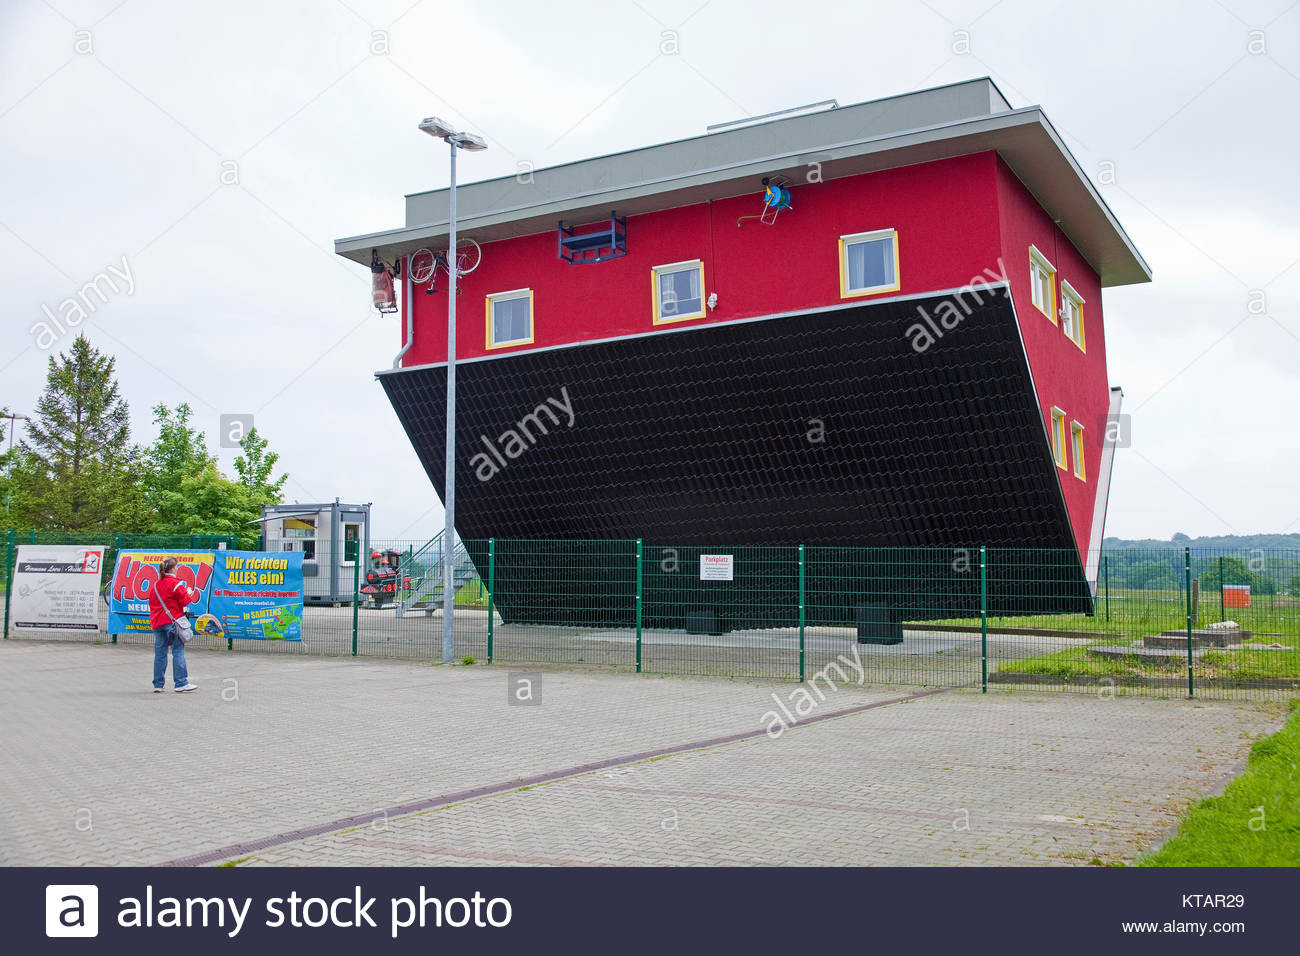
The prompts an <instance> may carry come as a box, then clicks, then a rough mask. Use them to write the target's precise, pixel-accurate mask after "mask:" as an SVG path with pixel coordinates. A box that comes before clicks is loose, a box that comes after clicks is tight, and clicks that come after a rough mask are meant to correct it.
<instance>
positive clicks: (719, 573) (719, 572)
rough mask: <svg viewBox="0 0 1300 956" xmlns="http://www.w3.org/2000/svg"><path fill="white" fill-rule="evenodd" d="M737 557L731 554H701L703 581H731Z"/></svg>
mask: <svg viewBox="0 0 1300 956" xmlns="http://www.w3.org/2000/svg"><path fill="white" fill-rule="evenodd" d="M735 564H736V562H735V557H734V555H730V554H702V555H700V580H701V581H730V580H732V575H733V574H734V571H735Z"/></svg>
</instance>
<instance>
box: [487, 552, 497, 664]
mask: <svg viewBox="0 0 1300 956" xmlns="http://www.w3.org/2000/svg"><path fill="white" fill-rule="evenodd" d="M496 593H497V539H496V538H488V655H487V657H488V663H489V664H491V663H492V632H493V630H494V627H495V622H494V621H493V620H492V618H493V617H495V616H496V609H495V608H494V607H493V604H494V602H495V597H494V595H495V594H496Z"/></svg>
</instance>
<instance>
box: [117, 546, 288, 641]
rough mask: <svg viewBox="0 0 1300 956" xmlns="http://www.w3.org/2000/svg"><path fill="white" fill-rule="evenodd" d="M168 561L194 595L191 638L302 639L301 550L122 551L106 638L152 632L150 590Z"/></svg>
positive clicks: (118, 562)
mask: <svg viewBox="0 0 1300 956" xmlns="http://www.w3.org/2000/svg"><path fill="white" fill-rule="evenodd" d="M168 557H174V558H176V559H177V560H178V561H179V562H180V564H179V565H178V566H177V569H176V576H177V578H179V579H180V580H181V581H184V582H185V583H186V584H188V585H189V586H190V587H192V588H197V589H198V591H199V598H198V600H197V601H195V602H194V603H192V604H190V605H189V606H188V607H186V611H187V612H189V613H190V614H191V615H193V616H194V617H195V618H196V620H195V621H194V632H195V633H196V634H209V635H215V636H222V637H230V638H244V639H246V640H258V641H300V640H302V552H301V551H284V552H272V551H121V552H119V553H118V556H117V567H116V568H115V569H114V572H113V581H112V584H111V585H110V590H109V596H108V633H110V634H129V633H139V632H142V631H150V630H152V628H150V627H149V591H150V589H151V588H152V587H153V586H154V585H155V584H157V583H158V565H160V564H161V563H162V562H163V561H164V560H165V559H166V558H168Z"/></svg>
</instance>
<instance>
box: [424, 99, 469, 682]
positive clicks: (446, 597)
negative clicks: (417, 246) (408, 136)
mask: <svg viewBox="0 0 1300 956" xmlns="http://www.w3.org/2000/svg"><path fill="white" fill-rule="evenodd" d="M420 129H422V130H423V131H424V132H426V133H428V134H429V135H430V136H435V137H437V138H438V139H441V140H442V141H443V142H445V143H447V144H448V145H450V147H451V187H450V189H449V190H448V193H447V195H448V200H449V207H450V208H449V210H448V219H449V220H450V225H449V228H448V234H447V275H448V278H449V280H450V282H449V289H448V293H447V446H446V449H445V455H446V469H447V471H446V477H445V483H446V487H447V491H446V495H445V497H444V499H443V504H444V505H445V509H446V512H447V522H446V525H445V526H444V527H443V531H442V662H443V663H444V664H450V663H451V659H452V657H453V656H454V655H455V653H456V630H455V614H456V594H455V592H454V591H453V587H454V582H455V577H456V568H455V566H454V564H453V561H452V558H453V556H454V554H455V543H456V279H457V278H458V276H457V273H458V272H459V271H460V270H459V268H458V267H457V257H456V150H458V149H468V150H475V151H477V150H481V149H487V143H486V142H484V141H483V138H482V137H480V136H475V135H474V134H473V133H465V132H457V131H456V128H455V127H454V126H451V125H450V124H448V123H446V122H445V121H443V120H440V119H438V117H436V116H429V117H427V118H425V119H424V120H422V121H421V122H420ZM407 308H408V309H410V308H413V305H412V304H411V303H409V302H408V303H407Z"/></svg>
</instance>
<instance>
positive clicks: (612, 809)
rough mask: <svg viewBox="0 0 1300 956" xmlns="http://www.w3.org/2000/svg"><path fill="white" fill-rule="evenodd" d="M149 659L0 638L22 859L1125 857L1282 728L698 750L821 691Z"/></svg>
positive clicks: (944, 708)
mask: <svg viewBox="0 0 1300 956" xmlns="http://www.w3.org/2000/svg"><path fill="white" fill-rule="evenodd" d="M150 662H151V652H150V651H149V650H148V649H146V648H143V647H139V646H116V647H114V646H107V645H105V646H92V645H86V644H59V643H43V642H31V641H8V642H4V644H3V645H2V646H0V674H2V675H3V676H2V677H0V681H2V684H0V686H2V689H3V693H2V694H0V714H2V715H3V726H4V733H3V735H0V801H3V807H4V811H3V823H2V824H0V864H4V865H14V864H48V865H75V864H152V863H161V862H169V861H191V862H203V863H215V862H220V861H222V860H225V859H237V860H239V861H240V862H241V863H246V864H258V863H270V864H311V865H336V864H370V865H437V864H446V865H466V864H480V865H498V864H511V863H521V864H616V865H618V864H693V865H719V864H959V863H969V864H982V863H994V864H1004V863H1005V864H1044V863H1067V864H1068V863H1084V862H1088V861H1089V860H1092V859H1094V858H1101V859H1103V860H1112V859H1127V858H1131V857H1132V856H1133V855H1134V854H1135V853H1137V852H1139V851H1140V850H1141V849H1143V848H1145V847H1146V846H1147V845H1149V844H1150V843H1151V841H1152V840H1154V839H1157V838H1158V837H1159V836H1160V835H1161V834H1162V833H1163V832H1164V830H1165V829H1166V828H1167V827H1168V826H1169V825H1170V824H1171V823H1172V822H1173V821H1174V819H1175V816H1176V813H1177V811H1178V810H1179V809H1180V808H1181V807H1182V806H1184V805H1186V804H1187V803H1188V802H1189V801H1191V800H1193V799H1195V798H1196V797H1197V796H1199V795H1201V794H1203V793H1205V792H1208V791H1210V790H1212V789H1214V788H1216V787H1218V786H1221V785H1222V783H1223V782H1224V780H1225V779H1226V777H1227V776H1228V775H1230V774H1231V773H1233V772H1234V771H1235V769H1236V768H1237V767H1238V766H1239V764H1240V762H1241V760H1242V759H1244V756H1245V753H1246V751H1247V749H1248V748H1249V746H1250V743H1251V741H1252V740H1253V739H1255V738H1256V737H1258V736H1261V735H1263V734H1266V733H1269V732H1271V731H1272V730H1274V729H1275V728H1276V727H1277V726H1278V725H1279V724H1280V722H1281V717H1282V715H1281V710H1280V708H1278V707H1277V706H1267V705H1261V704H1244V703H1242V704H1239V703H1224V702H1213V703H1204V704H1201V703H1192V702H1188V701H1185V700H1167V701H1161V700H1150V699H1141V698H1125V697H1120V698H1115V699H1106V698H1101V697H1098V696H1096V695H1092V694H1039V695H1029V694H1025V693H1019V692H1018V693H1003V692H999V693H992V692H991V693H990V694H989V695H988V696H987V697H982V696H981V695H979V694H977V693H971V692H968V691H948V692H942V693H936V694H930V695H928V696H912V697H909V692H908V691H907V690H906V689H900V688H896V687H888V688H882V687H848V688H843V689H841V690H840V691H838V692H834V693H830V694H828V696H827V699H826V700H825V701H824V702H820V703H819V704H818V706H817V708H816V710H815V711H814V712H813V713H812V714H810V715H809V716H810V717H818V716H824V715H827V714H832V713H835V712H838V711H845V710H849V711H852V712H851V713H849V714H846V715H844V716H840V717H835V718H833V719H827V720H822V721H820V722H816V723H805V724H803V725H801V726H796V727H794V728H792V729H790V730H788V731H786V732H785V733H783V734H781V735H780V736H779V737H778V738H776V739H771V738H769V737H767V736H762V735H760V736H757V737H750V738H746V739H740V740H733V741H731V742H724V743H713V744H711V745H709V746H705V747H703V748H702V749H701V748H698V747H696V748H692V749H683V748H689V747H690V746H691V745H693V744H696V745H698V744H700V743H703V742H708V741H714V740H716V739H717V738H725V737H734V736H736V735H742V734H752V733H753V732H755V731H761V730H762V729H763V728H764V726H766V724H767V722H768V721H766V720H765V718H764V715H765V714H766V713H767V712H768V711H769V710H772V709H773V708H774V707H775V703H774V701H773V698H772V694H774V693H775V694H777V695H778V696H779V697H780V698H781V699H782V700H783V701H785V702H787V704H788V703H789V700H790V696H789V695H790V694H791V692H792V691H794V690H795V688H796V687H797V686H798V685H795V684H789V683H746V682H741V681H726V680H706V679H683V678H661V677H636V676H631V675H625V674H606V673H589V672H575V671H561V670H551V671H547V672H545V673H544V674H543V676H542V683H541V688H542V703H541V705H540V706H537V707H519V706H508V704H507V687H506V681H507V673H508V669H507V668H506V667H504V666H500V665H498V666H493V667H491V668H487V667H482V666H475V667H459V666H456V667H435V666H431V665H429V664H427V663H424V664H421V663H415V662H407V661H376V660H366V659H358V660H351V659H318V658H305V657H284V656H279V655H252V654H247V655H245V654H227V653H224V652H221V651H195V652H192V653H191V666H190V670H191V674H192V675H193V677H194V680H195V681H196V682H197V683H199V684H200V685H201V690H200V691H199V692H198V693H196V694H190V695H176V694H173V693H171V692H170V691H169V692H168V693H166V694H161V695H154V694H150V693H149V690H150V688H149V675H150ZM512 669H513V670H519V669H520V668H512ZM871 704H876V705H879V706H874V707H870V708H866V705H871ZM650 754H653V755H655V756H653V757H649V756H646V755H650ZM637 755H641V759H640V760H638V761H636V762H628V761H629V758H635V757H636V756H637ZM660 755H662V756H660ZM593 764H596V765H598V767H597V768H596V769H587V770H586V771H585V772H577V773H574V774H572V775H568V776H564V775H563V774H564V772H566V771H578V770H581V768H584V767H587V768H590V766H591V765H593ZM557 776H558V777H559V779H554V780H550V782H541V783H536V784H535V785H529V786H525V785H526V784H527V783H528V780H529V778H532V777H546V778H550V777H557ZM444 797H455V798H456V799H455V800H454V802H453V803H451V804H450V805H448V804H447V803H446V801H445V800H443V799H442V798H444ZM401 807H405V808H406V809H404V810H395V808H401ZM342 821H348V822H347V823H346V824H344V823H342ZM336 824H338V825H336ZM304 829H305V830H309V831H311V835H308V836H304V837H301V838H296V839H295V838H293V834H294V832H295V831H301V830H304ZM227 849H229V851H230V852H225V851H226V850H227Z"/></svg>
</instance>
